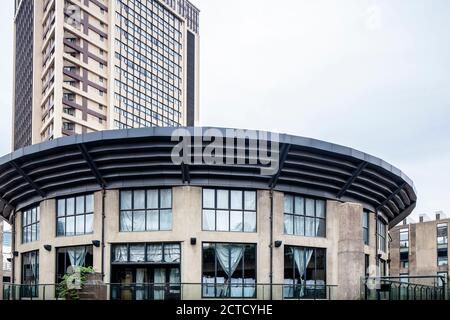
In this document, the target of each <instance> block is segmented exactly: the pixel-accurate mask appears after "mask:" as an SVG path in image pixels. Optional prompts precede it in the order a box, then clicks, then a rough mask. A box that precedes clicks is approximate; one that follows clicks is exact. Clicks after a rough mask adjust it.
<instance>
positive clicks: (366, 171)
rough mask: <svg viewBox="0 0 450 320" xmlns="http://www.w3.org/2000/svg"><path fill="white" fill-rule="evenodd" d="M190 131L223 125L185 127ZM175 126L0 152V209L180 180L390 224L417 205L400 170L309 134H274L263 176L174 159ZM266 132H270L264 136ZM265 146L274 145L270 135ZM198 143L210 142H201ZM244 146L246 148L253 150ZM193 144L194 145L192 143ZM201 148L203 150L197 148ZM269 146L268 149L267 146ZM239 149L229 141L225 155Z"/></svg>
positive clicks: (251, 168)
mask: <svg viewBox="0 0 450 320" xmlns="http://www.w3.org/2000/svg"><path fill="white" fill-rule="evenodd" d="M183 129H184V130H188V131H189V132H191V134H192V135H194V134H195V132H197V131H196V130H207V129H214V130H218V131H220V132H222V133H223V135H224V136H225V137H228V136H227V133H229V131H228V130H230V129H222V128H195V129H194V128H183ZM173 130H174V128H145V129H130V130H117V131H103V132H95V133H89V134H84V135H75V136H71V137H66V138H61V139H57V140H53V141H47V142H44V143H41V144H37V145H33V146H29V147H26V148H23V149H20V150H17V151H16V152H14V153H11V154H9V155H6V156H4V157H2V158H0V213H1V215H2V216H3V217H4V218H6V219H10V218H11V216H12V214H13V213H14V211H15V210H21V209H23V208H26V207H27V206H30V205H33V204H35V203H37V202H39V201H41V200H42V199H45V198H54V197H58V196H65V195H71V194H77V193H84V192H92V191H96V190H101V189H102V188H105V189H117V188H136V187H147V186H148V187H158V186H178V185H184V184H189V185H193V186H211V187H230V188H233V187H239V188H257V189H274V190H278V191H282V192H293V193H300V194H305V195H311V196H316V197H324V198H327V199H333V200H338V201H353V202H358V203H361V204H362V205H363V206H364V207H365V208H366V209H369V210H371V211H381V212H383V213H384V214H385V216H386V217H387V218H388V220H389V225H390V227H393V226H395V225H396V224H397V223H398V222H400V221H401V220H403V219H404V218H405V217H406V216H408V215H409V214H410V213H411V212H412V210H413V209H414V208H415V205H416V199H417V197H416V191H415V188H414V185H413V182H412V181H411V180H410V179H409V178H408V177H407V176H406V175H405V174H403V173H402V172H401V171H400V170H398V169H397V168H395V167H393V166H391V165H390V164H388V163H386V162H384V161H383V160H381V159H378V158H376V157H373V156H371V155H368V154H365V153H363V152H360V151H357V150H354V149H351V148H348V147H343V146H339V145H335V144H331V143H327V142H323V141H319V140H314V139H310V138H304V137H297V136H291V135H280V136H279V138H280V141H279V143H280V151H279V154H278V156H279V169H278V171H277V172H276V173H275V174H273V175H271V176H264V175H261V173H260V169H261V167H262V165H259V164H256V165H255V164H248V163H247V164H234V165H227V164H224V165H207V164H205V163H202V164H196V163H184V162H183V163H182V164H181V165H177V164H174V163H173V162H172V158H171V152H172V149H173V147H174V146H175V145H176V144H177V142H173V141H171V135H172V132H173ZM268 136H269V137H271V135H270V134H269V135H268ZM268 140H269V141H268V142H269V145H270V144H271V143H274V141H272V140H271V138H269V139H268ZM201 143H202V145H201V146H197V147H200V148H204V147H205V145H207V144H208V143H207V142H206V143H205V142H201ZM250 149H251V146H250V144H247V145H246V146H245V154H251V152H250V151H251V150H250ZM197 150H198V149H197ZM200 150H202V149H200ZM268 150H270V148H268ZM236 153H238V146H233V147H232V149H230V147H228V149H227V150H226V153H224V156H223V157H224V158H227V157H229V156H230V155H233V156H234V155H236Z"/></svg>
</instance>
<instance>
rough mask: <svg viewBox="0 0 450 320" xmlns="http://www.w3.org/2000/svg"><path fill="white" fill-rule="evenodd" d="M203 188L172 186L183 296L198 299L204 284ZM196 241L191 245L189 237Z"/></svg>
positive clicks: (174, 224)
mask: <svg viewBox="0 0 450 320" xmlns="http://www.w3.org/2000/svg"><path fill="white" fill-rule="evenodd" d="M201 212H202V188H197V187H177V188H173V228H174V230H173V231H174V233H173V234H174V235H176V238H178V239H184V241H182V243H181V279H182V280H181V281H182V282H183V283H185V285H184V286H183V288H182V292H183V297H182V298H183V299H190V300H199V299H201V297H202V288H201V285H200V284H199V283H200V282H201V279H202V241H201V240H202V239H201V230H202V226H201V223H202V215H201ZM191 238H196V239H197V243H196V244H195V245H191V242H190V239H191Z"/></svg>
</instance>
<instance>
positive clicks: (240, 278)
mask: <svg viewBox="0 0 450 320" xmlns="http://www.w3.org/2000/svg"><path fill="white" fill-rule="evenodd" d="M202 283H203V297H204V298H255V297H256V245H254V244H235V243H228V244H226V243H204V244H203V278H202Z"/></svg>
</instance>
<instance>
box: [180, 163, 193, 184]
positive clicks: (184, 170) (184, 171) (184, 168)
mask: <svg viewBox="0 0 450 320" xmlns="http://www.w3.org/2000/svg"><path fill="white" fill-rule="evenodd" d="M181 176H182V179H183V184H185V183H186V182H187V183H191V174H190V172H189V165H187V164H186V163H184V162H183V163H181Z"/></svg>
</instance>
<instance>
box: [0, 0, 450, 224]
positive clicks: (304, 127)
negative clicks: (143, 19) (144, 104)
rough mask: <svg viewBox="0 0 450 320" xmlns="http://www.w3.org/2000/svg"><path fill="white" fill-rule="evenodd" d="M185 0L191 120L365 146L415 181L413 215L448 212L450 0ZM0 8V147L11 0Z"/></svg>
mask: <svg viewBox="0 0 450 320" xmlns="http://www.w3.org/2000/svg"><path fill="white" fill-rule="evenodd" d="M192 1H193V3H194V4H195V5H197V6H198V7H199V8H200V9H201V19H200V21H201V25H200V30H201V31H200V32H201V52H200V55H201V87H200V90H201V124H202V125H210V126H221V127H238V128H252V129H264V130H272V131H278V132H281V133H290V134H296V135H302V136H308V137H314V138H317V139H322V140H326V141H329V142H334V143H338V144H343V145H346V146H349V147H353V148H356V149H359V150H361V151H365V152H367V153H370V154H373V155H374V156H377V157H380V158H382V159H384V160H386V161H388V162H390V163H392V164H393V165H395V166H397V167H398V168H400V169H401V170H402V171H404V172H405V173H406V174H407V175H408V176H409V177H410V178H411V179H413V180H414V182H415V184H416V188H417V190H418V196H419V201H418V207H417V209H416V211H415V214H418V213H423V212H427V213H429V214H430V215H431V214H433V212H434V211H437V210H444V211H446V212H447V213H448V214H449V215H450V201H449V200H448V197H449V195H450V192H449V191H450V187H449V183H448V181H450V139H449V138H450V88H449V84H450V2H449V1H446V0H379V1H376V0H284V1H269V0H226V1H224V0H192ZM9 2H10V3H9ZM2 4H3V6H2V13H1V19H0V39H1V40H2V50H1V52H0V74H1V75H2V77H1V78H0V108H1V110H2V115H3V116H2V117H1V118H0V130H1V131H0V134H1V137H2V139H1V141H0V154H5V153H7V152H9V148H10V135H11V128H10V109H11V101H12V91H11V85H12V14H13V1H12V0H10V1H3V3H2Z"/></svg>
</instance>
